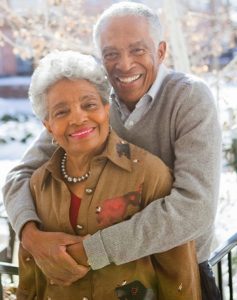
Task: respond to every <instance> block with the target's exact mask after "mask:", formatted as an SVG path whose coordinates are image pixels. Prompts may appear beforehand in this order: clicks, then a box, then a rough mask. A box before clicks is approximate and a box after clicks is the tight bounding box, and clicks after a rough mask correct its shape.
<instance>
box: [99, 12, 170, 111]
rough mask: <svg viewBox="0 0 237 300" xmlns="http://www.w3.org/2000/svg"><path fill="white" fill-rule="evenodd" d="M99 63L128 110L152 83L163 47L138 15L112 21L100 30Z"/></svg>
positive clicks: (163, 53)
mask: <svg viewBox="0 0 237 300" xmlns="http://www.w3.org/2000/svg"><path fill="white" fill-rule="evenodd" d="M100 45H101V53H102V61H103V64H104V66H105V69H106V71H107V74H108V78H109V80H110V82H111V84H112V86H113V88H114V89H115V92H116V94H117V95H118V97H119V99H120V100H121V101H123V102H124V103H125V104H126V105H127V107H128V108H129V109H130V110H133V109H134V107H135V105H136V103H137V102H138V101H139V100H140V99H141V97H142V96H143V95H144V94H145V93H146V92H147V91H148V90H149V88H150V87H151V85H152V84H153V82H154V80H155V78H156V74H157V71H158V69H159V64H160V63H161V62H162V61H163V59H164V55H165V50H166V45H165V42H162V43H160V45H159V47H158V46H156V45H155V43H154V41H153V40H152V37H151V35H150V32H149V25H148V23H147V21H146V19H145V18H143V17H140V16H122V17H120V16H118V17H114V18H111V19H110V20H109V21H107V22H106V23H105V25H104V26H103V28H102V30H101V35H100Z"/></svg>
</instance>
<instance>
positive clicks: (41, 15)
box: [0, 0, 237, 81]
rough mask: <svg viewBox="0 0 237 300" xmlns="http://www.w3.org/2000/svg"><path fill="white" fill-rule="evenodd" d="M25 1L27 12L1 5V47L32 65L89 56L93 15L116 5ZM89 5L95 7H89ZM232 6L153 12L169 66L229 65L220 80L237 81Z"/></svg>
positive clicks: (225, 1)
mask: <svg viewBox="0 0 237 300" xmlns="http://www.w3.org/2000/svg"><path fill="white" fill-rule="evenodd" d="M25 2H27V1H26V0H25ZM28 2H29V3H31V8H30V6H29V9H28V10H27V8H25V9H24V11H18V10H16V7H15V6H14V5H13V4H14V3H15V5H16V3H18V7H21V5H20V4H19V2H17V1H15V2H14V1H13V0H0V46H1V45H3V44H4V43H8V44H10V45H11V46H12V47H13V51H14V53H15V54H18V55H19V56H21V57H22V58H23V59H31V58H33V59H34V60H35V61H37V60H38V59H39V58H40V57H42V56H44V55H45V54H46V53H47V52H48V51H49V50H52V49H75V50H80V51H82V52H85V53H91V52H92V51H93V46H92V40H91V32H92V26H93V24H94V23H95V21H96V19H97V15H98V14H100V13H101V12H102V10H103V9H104V8H105V7H108V6H109V5H110V4H111V3H112V2H118V1H112V0H111V1H108V0H101V1H100V2H99V5H98V2H96V1H88V0H42V1H38V0H34V1H28ZM92 2H93V3H94V2H96V5H95V4H94V6H93V7H92V6H91V5H92ZM138 2H142V1H138ZM143 2H145V3H146V2H149V5H150V6H151V7H152V8H153V9H155V10H157V11H158V4H157V3H158V2H157V0H149V1H143ZM32 3H35V9H32ZM36 3H38V7H36ZM39 3H40V5H39ZM233 3H234V1H233V2H232V1H231V0H208V1H205V2H200V1H199V2H197V1H194V0H181V1H179V2H177V1H174V0H166V1H163V10H162V9H161V11H159V12H158V13H159V14H160V15H161V17H162V18H163V20H162V21H164V22H163V25H164V26H163V27H164V29H165V30H166V38H167V39H168V41H169V43H168V45H170V49H169V51H168V53H169V57H168V59H167V62H168V64H169V65H171V66H174V67H175V68H176V69H178V70H183V71H188V70H189V69H190V70H191V71H192V72H193V73H196V74H198V75H202V74H203V73H206V72H216V71H220V70H221V69H223V67H225V66H227V64H228V63H229V62H230V61H231V60H232V63H231V64H230V65H229V66H228V67H226V68H225V69H223V70H224V71H222V72H221V73H220V76H225V77H229V78H231V80H232V81H233V80H237V78H236V77H237V75H236V73H237V72H235V74H234V75H233V70H235V69H236V57H235V55H236V54H237V51H236V52H235V51H234V50H235V49H236V50H237V20H236V17H235V18H234V12H235V13H236V6H234V4H233ZM96 13H97V14H96ZM4 28H10V29H11V34H6V31H4ZM228 51H229V52H228ZM236 56H237V55H236ZM230 74H231V75H230Z"/></svg>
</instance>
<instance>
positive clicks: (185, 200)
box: [83, 82, 221, 269]
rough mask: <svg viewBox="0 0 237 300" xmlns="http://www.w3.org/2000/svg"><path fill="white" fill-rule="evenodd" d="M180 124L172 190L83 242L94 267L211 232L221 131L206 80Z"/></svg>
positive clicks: (179, 115) (198, 86) (182, 113)
mask: <svg viewBox="0 0 237 300" xmlns="http://www.w3.org/2000/svg"><path fill="white" fill-rule="evenodd" d="M175 122H176V130H175V134H176V137H175V141H174V145H173V147H174V152H175V163H174V170H173V171H174V179H175V181H174V184H173V188H172V190H171V194H170V195H169V196H166V197H164V198H162V199H158V200H156V201H154V202H152V203H151V204H149V205H148V206H147V207H146V208H145V209H144V210H143V211H141V212H140V213H138V214H136V215H134V216H133V217H132V218H131V219H130V220H127V221H124V222H122V223H119V224H116V225H114V226H111V227H109V228H105V229H104V230H102V231H99V232H97V233H95V234H94V235H92V236H91V237H90V238H88V239H86V240H85V241H83V244H84V247H85V251H86V254H87V256H88V261H89V263H90V265H91V267H92V269H99V268H102V267H104V266H106V265H108V264H109V263H111V262H113V263H115V264H118V265H119V264H123V263H126V262H129V261H132V260H136V259H138V258H140V257H144V256H147V255H151V254H154V253H160V252H164V251H167V250H169V249H171V248H174V247H176V246H178V245H181V244H183V243H186V242H188V241H190V240H196V239H197V238H199V237H200V236H204V235H205V234H206V233H208V232H209V233H210V229H211V228H212V227H213V223H214V219H215V215H216V208H217V199H218V189H219V177H220V160H221V130H220V124H219V121H218V117H217V111H216V107H215V104H214V100H213V97H212V95H211V93H210V91H209V89H208V88H207V87H206V86H205V85H204V84H203V83H201V82H199V83H196V84H195V85H194V86H193V87H192V89H191V92H190V94H189V96H188V97H187V99H186V101H184V103H183V104H182V106H181V107H180V108H179V110H178V111H177V115H176V118H175ZM199 242H200V241H199ZM203 242H205V241H203ZM201 243H202V241H201ZM198 246H199V245H198ZM207 252H208V251H207ZM206 259H207V258H206ZM199 260H201V258H200V257H199Z"/></svg>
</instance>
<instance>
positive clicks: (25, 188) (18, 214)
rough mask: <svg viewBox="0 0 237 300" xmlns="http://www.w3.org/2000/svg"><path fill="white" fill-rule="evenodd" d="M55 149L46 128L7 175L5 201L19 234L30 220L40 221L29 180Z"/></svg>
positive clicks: (9, 215)
mask: <svg viewBox="0 0 237 300" xmlns="http://www.w3.org/2000/svg"><path fill="white" fill-rule="evenodd" d="M54 150H55V146H54V145H52V143H51V136H50V135H49V134H48V133H47V131H46V130H44V131H43V132H42V133H41V134H40V136H39V137H38V139H37V140H36V141H35V143H34V144H33V145H32V146H31V147H30V148H29V149H28V151H27V152H26V153H25V155H24V156H23V158H22V160H21V162H20V164H19V165H17V166H16V167H14V168H13V169H12V170H11V171H10V172H9V174H8V175H7V178H6V182H5V185H4V187H3V201H4V205H5V207H6V211H7V215H8V218H9V220H10V222H11V225H12V227H13V229H14V230H15V232H16V233H17V235H18V236H20V233H21V230H22V227H23V226H24V225H25V224H26V223H27V222H28V221H35V222H40V220H39V218H38V216H37V214H36V212H35V207H34V203H33V201H32V197H31V193H30V187H29V180H30V177H31V175H32V174H33V172H34V170H36V169H37V168H38V167H39V166H41V165H42V164H43V163H44V162H46V161H47V160H48V159H49V157H50V156H51V155H52V154H53V152H54Z"/></svg>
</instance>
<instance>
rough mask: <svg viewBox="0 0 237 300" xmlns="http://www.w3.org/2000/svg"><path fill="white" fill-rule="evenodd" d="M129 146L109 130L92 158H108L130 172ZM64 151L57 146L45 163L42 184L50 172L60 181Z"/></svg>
mask: <svg viewBox="0 0 237 300" xmlns="http://www.w3.org/2000/svg"><path fill="white" fill-rule="evenodd" d="M130 148H131V147H130V144H129V143H128V142H126V141H124V140H123V139H121V138H119V137H118V135H117V134H116V133H115V132H114V131H113V130H111V132H110V134H109V137H108V140H107V144H106V147H105V149H104V150H103V152H102V153H101V154H100V155H97V156H95V157H94V159H93V160H101V159H103V160H104V159H108V160H110V161H111V162H112V163H113V164H115V165H116V166H118V167H119V168H122V169H124V170H126V171H128V172H131V170H132V161H131V149H130ZM64 153H65V151H64V150H63V149H62V148H61V147H58V148H57V149H56V150H55V152H54V153H53V155H52V157H51V158H50V160H49V161H48V162H47V163H46V168H45V174H44V176H43V181H42V185H43V184H44V183H45V180H47V179H48V176H49V175H50V173H51V174H52V176H53V177H54V178H55V179H57V180H59V181H62V175H61V160H62V157H63V155H64Z"/></svg>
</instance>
